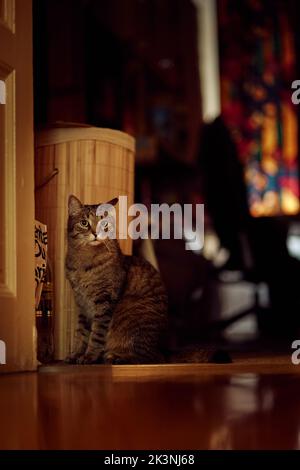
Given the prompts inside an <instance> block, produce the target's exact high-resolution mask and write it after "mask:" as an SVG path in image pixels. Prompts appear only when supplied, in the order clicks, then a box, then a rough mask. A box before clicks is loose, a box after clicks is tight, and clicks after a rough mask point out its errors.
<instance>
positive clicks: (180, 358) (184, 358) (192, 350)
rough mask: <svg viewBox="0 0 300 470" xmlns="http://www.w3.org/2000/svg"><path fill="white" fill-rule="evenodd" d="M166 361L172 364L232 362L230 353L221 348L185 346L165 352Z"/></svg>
mask: <svg viewBox="0 0 300 470" xmlns="http://www.w3.org/2000/svg"><path fill="white" fill-rule="evenodd" d="M167 362H168V363H173V364H197V363H207V364H209V363H212V364H228V363H231V362H232V359H231V356H230V354H229V353H228V352H227V351H225V350H222V349H217V348H212V347H207V348H204V347H202V346H186V347H183V348H181V349H179V350H177V351H174V352H171V353H169V354H167Z"/></svg>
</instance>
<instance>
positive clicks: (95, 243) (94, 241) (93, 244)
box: [89, 240, 101, 246]
mask: <svg viewBox="0 0 300 470" xmlns="http://www.w3.org/2000/svg"><path fill="white" fill-rule="evenodd" d="M100 244H101V240H93V241H92V242H89V245H91V246H98V245H100Z"/></svg>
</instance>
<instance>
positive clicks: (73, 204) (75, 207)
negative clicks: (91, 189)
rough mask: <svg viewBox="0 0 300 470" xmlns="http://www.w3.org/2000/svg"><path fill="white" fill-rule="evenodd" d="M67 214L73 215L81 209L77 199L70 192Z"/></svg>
mask: <svg viewBox="0 0 300 470" xmlns="http://www.w3.org/2000/svg"><path fill="white" fill-rule="evenodd" d="M68 208H69V214H70V215H73V214H76V213H77V212H79V211H80V210H81V209H82V204H81V202H80V201H79V199H78V198H77V197H76V196H74V195H73V194H71V195H70V196H69V201H68Z"/></svg>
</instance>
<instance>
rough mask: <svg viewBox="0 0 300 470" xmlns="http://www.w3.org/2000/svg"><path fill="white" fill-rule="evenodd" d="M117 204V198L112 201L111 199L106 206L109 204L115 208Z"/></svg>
mask: <svg viewBox="0 0 300 470" xmlns="http://www.w3.org/2000/svg"><path fill="white" fill-rule="evenodd" d="M118 202H119V198H117V197H114V198H113V199H111V200H110V201H108V202H106V204H111V205H112V206H115V205H117V204H118Z"/></svg>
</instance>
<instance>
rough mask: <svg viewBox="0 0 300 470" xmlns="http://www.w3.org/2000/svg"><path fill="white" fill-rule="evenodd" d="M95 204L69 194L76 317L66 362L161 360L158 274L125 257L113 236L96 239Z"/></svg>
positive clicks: (69, 261)
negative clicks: (76, 320) (74, 335)
mask: <svg viewBox="0 0 300 470" xmlns="http://www.w3.org/2000/svg"><path fill="white" fill-rule="evenodd" d="M96 208H97V206H88V205H84V206H83V205H82V204H81V202H80V201H79V200H78V199H77V198H75V197H74V196H70V198H69V219H68V251H67V257H66V274H67V278H68V279H69V281H70V283H71V286H72V288H73V292H74V296H75V301H76V304H77V307H78V310H79V315H78V328H77V332H76V341H75V348H74V351H73V352H72V354H71V355H70V356H69V357H68V358H67V359H66V360H67V362H70V363H77V364H91V363H99V362H104V363H110V364H123V363H126V364H138V363H144V364H145V363H157V362H162V361H163V356H162V354H161V352H160V343H161V339H162V337H163V334H164V331H165V329H166V324H167V296H166V293H165V290H164V287H163V285H162V282H161V279H160V275H159V273H158V272H157V271H156V270H155V269H154V268H153V267H152V266H151V264H149V263H148V262H147V261H145V260H143V259H139V258H137V257H129V256H124V255H123V254H122V253H121V250H120V248H119V244H118V242H117V241H116V240H110V239H108V238H107V239H106V240H102V241H99V242H96V226H97V223H98V221H99V218H98V217H97V216H96ZM83 221H86V222H83Z"/></svg>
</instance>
